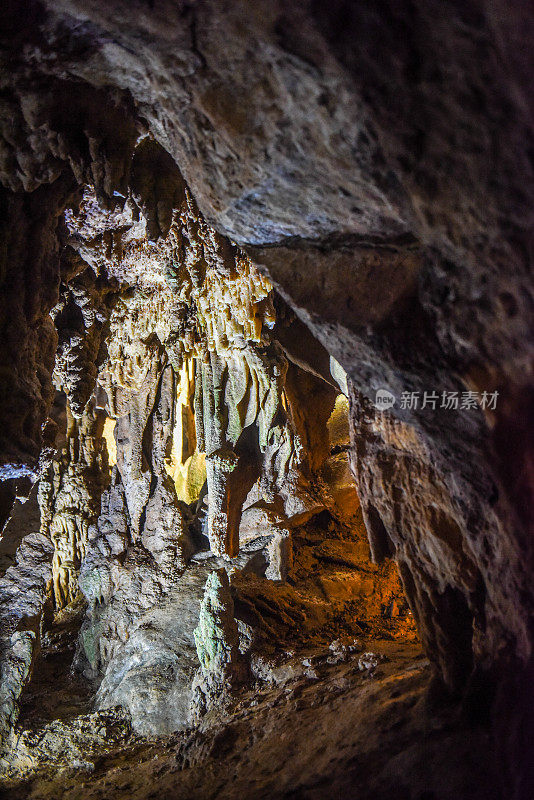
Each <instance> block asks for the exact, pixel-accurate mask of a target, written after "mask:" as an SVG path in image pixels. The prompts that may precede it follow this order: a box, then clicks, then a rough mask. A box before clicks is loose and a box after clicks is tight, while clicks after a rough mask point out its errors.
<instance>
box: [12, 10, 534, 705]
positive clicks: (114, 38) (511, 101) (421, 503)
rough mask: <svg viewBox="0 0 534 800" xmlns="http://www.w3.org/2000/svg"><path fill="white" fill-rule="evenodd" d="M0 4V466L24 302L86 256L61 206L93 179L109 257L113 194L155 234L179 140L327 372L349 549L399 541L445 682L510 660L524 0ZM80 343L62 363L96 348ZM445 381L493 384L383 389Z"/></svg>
mask: <svg viewBox="0 0 534 800" xmlns="http://www.w3.org/2000/svg"><path fill="white" fill-rule="evenodd" d="M2 15H3V23H4V25H3V30H4V34H3V38H2V49H3V56H2V58H3V69H2V89H3V103H4V104H5V107H6V111H7V113H6V114H5V119H6V120H7V122H6V123H5V126H6V127H5V129H4V130H3V132H2V139H1V150H2V157H1V164H2V169H1V173H0V176H1V180H2V186H3V198H4V199H3V202H2V208H3V214H4V220H5V226H6V229H7V230H8V231H9V236H8V238H7V240H6V241H7V246H6V249H5V251H4V252H5V255H4V263H5V265H6V266H5V267H4V269H3V273H2V274H3V284H2V286H3V289H2V308H3V312H2V314H3V317H2V319H3V324H4V329H5V332H6V341H7V342H8V343H9V342H10V341H12V342H13V345H12V346H11V347H6V348H5V351H4V355H3V357H4V359H5V367H4V374H5V376H6V383H5V386H6V387H9V391H8V390H7V388H6V390H5V392H4V395H3V411H2V419H3V420H4V423H5V424H4V428H3V430H4V433H6V434H7V431H8V430H9V438H7V437H6V440H5V441H3V444H2V453H3V456H2V458H3V463H4V464H6V465H12V464H15V465H16V467H17V468H19V467H22V465H28V466H30V467H32V466H34V465H35V459H36V457H37V454H38V452H39V449H40V441H39V440H40V432H39V427H40V422H41V421H44V419H45V416H46V411H47V405H49V404H50V402H51V398H52V392H51V383H50V376H51V372H52V367H53V353H54V348H55V338H54V336H55V334H54V332H53V329H52V326H51V324H50V322H49V321H48V317H47V314H48V311H49V310H50V309H51V308H52V307H53V306H55V305H56V304H57V302H58V299H59V276H60V275H61V274H63V275H64V276H66V279H67V282H68V281H69V280H72V278H73V277H74V275H75V273H76V272H77V271H78V270H80V268H81V264H80V258H81V259H82V260H83V263H84V264H85V263H90V262H91V258H90V253H88V248H87V247H85V245H84V247H85V250H84V249H83V247H82V246H81V245H80V241H79V240H80V239H82V240H84V237H85V239H87V238H90V237H89V235H88V234H87V233H86V234H83V235H81V234H80V232H79V231H78V233H76V232H74V237H75V239H76V237H78V249H77V247H76V246H73V245H74V244H76V243H75V242H74V243H73V242H71V243H70V244H69V235H70V236H72V235H73V233H72V231H71V233H70V234H69V232H68V231H65V230H64V229H63V227H62V226H63V223H61V225H59V223H58V219H59V214H60V213H61V211H62V210H63V208H64V207H65V206H67V205H69V203H71V204H72V198H75V199H76V201H77V200H79V197H80V189H81V187H82V186H83V185H84V184H91V185H93V186H94V187H95V192H96V197H97V199H98V201H99V203H100V206H101V207H102V208H104V209H109V213H110V214H111V216H114V219H113V220H110V222H109V225H108V229H107V230H106V231H105V232H104V233H101V232H98V233H96V231H95V236H96V238H99V245H100V240H101V242H102V243H104V244H105V245H106V247H107V251H108V253H109V254H113V253H114V252H115V249H116V248H117V247H122V245H121V244H120V243H121V241H122V238H121V236H116V234H115V233H114V229H116V228H117V227H118V228H120V227H121V225H124V224H125V223H124V220H122V221H121V220H120V215H121V214H123V213H124V209H125V208H126V214H127V215H129V216H130V217H131V218H132V219H133V218H134V217H135V215H136V214H137V211H136V208H137V209H138V210H139V209H141V210H142V211H143V213H144V216H145V219H146V226H147V227H146V235H147V241H148V242H149V243H150V242H151V241H153V240H156V239H157V238H158V237H160V236H162V237H165V236H167V235H168V233H169V231H170V228H171V223H172V212H173V209H175V208H176V207H177V206H178V205H179V199H180V198H183V197H184V196H185V192H186V189H185V185H184V182H183V181H182V180H181V178H177V177H176V165H177V166H178V168H179V170H180V173H181V175H182V176H183V179H184V181H185V184H187V186H188V187H189V191H190V193H191V196H192V198H194V202H195V203H196V204H197V205H198V208H199V210H200V213H201V215H202V218H203V219H205V220H206V224H209V225H210V226H211V227H212V228H213V229H214V230H215V231H217V236H218V237H219V238H218V239H217V242H218V244H217V246H216V247H215V254H216V253H217V252H218V249H219V248H223V249H224V248H226V247H227V246H228V247H230V248H231V247H233V246H234V245H232V244H230V245H227V244H225V243H224V242H225V240H224V239H223V238H222V237H223V236H226V237H229V239H230V240H231V242H233V243H235V244H237V245H238V246H239V247H240V248H241V250H242V252H243V253H244V254H246V256H247V257H248V258H249V259H250V260H251V261H252V262H253V263H254V264H255V265H256V266H257V267H259V269H260V270H261V271H262V272H263V273H264V274H265V275H267V276H268V278H269V280H270V281H271V282H272V284H273V285H274V286H275V288H276V290H277V291H278V292H279V293H280V295H281V297H282V298H283V299H284V301H285V302H286V303H287V304H288V306H290V307H291V308H292V309H293V311H294V312H295V314H296V315H297V317H298V319H299V320H300V321H301V322H303V323H304V324H305V325H306V326H307V327H308V328H309V329H310V330H311V331H312V333H313V335H314V337H315V338H316V339H317V340H318V341H319V342H320V343H321V345H322V346H323V347H324V348H325V351H326V352H327V353H329V354H330V355H332V356H334V357H335V359H336V360H337V361H338V362H339V364H341V366H342V367H343V368H344V370H345V371H346V372H347V374H348V376H349V379H350V382H351V420H352V431H353V453H352V463H353V468H354V470H355V474H356V476H357V479H358V486H359V492H360V498H361V501H362V507H363V509H364V513H365V515H366V521H367V525H368V531H369V536H370V541H371V546H372V549H373V553H374V555H375V557H376V558H377V559H378V560H380V559H381V558H383V557H385V556H388V555H394V556H395V557H396V558H397V559H398V562H399V566H400V571H401V575H402V578H403V582H404V586H405V589H406V593H407V595H408V597H409V599H410V602H411V604H412V608H413V611H414V613H415V614H416V616H417V618H418V621H419V624H420V626H421V631H422V634H423V638H424V640H425V643H426V646H427V648H428V652H429V655H430V656H431V658H432V659H433V660H434V662H435V663H436V665H437V666H438V667H439V669H440V671H441V674H442V676H443V677H444V678H445V681H446V682H447V683H448V684H449V686H450V687H451V688H454V689H457V688H459V687H461V686H463V685H464V684H465V682H466V680H467V679H468V677H469V675H470V674H471V671H472V668H473V666H474V665H477V666H478V667H480V668H487V667H490V666H492V665H495V664H498V663H499V662H500V661H501V660H506V659H509V660H511V661H514V660H516V659H517V661H518V662H519V663H520V664H525V663H526V662H527V661H528V659H529V658H530V657H531V646H532V608H533V603H532V589H531V582H530V580H529V575H530V573H531V569H532V546H531V541H530V532H531V529H532V507H533V504H532V474H533V472H532V449H533V442H532V436H533V425H532V408H533V406H532V396H533V395H532V328H531V325H532V306H533V297H532V286H531V281H530V279H529V272H528V270H529V265H530V253H531V241H532V224H531V211H530V209H531V206H532V187H533V185H534V184H533V182H532V163H531V159H530V149H529V140H530V134H531V129H532V107H531V103H532V97H533V96H534V95H533V93H532V91H531V89H532V86H531V77H532V74H533V70H532V68H531V67H532V65H531V64H530V63H529V59H530V58H531V55H530V52H531V50H530V48H529V47H527V46H526V45H525V43H526V42H528V40H529V36H530V35H531V33H532V21H531V18H530V17H529V14H528V9H527V8H526V7H525V6H524V4H522V3H519V2H517V3H512V4H506V5H504V4H502V3H482V2H480V3H478V2H469V3H461V4H459V3H455V2H449V3H445V4H444V3H437V2H417V3H400V4H399V3H389V2H383V3H379V4H376V5H375V6H373V8H372V9H371V8H369V7H368V6H367V5H364V4H353V3H349V2H343V0H339V1H338V2H335V3H333V4H329V6H328V7H326V6H324V5H323V4H318V3H314V2H299V3H296V4H293V5H292V8H291V12H289V11H288V10H287V8H286V7H285V6H284V5H283V4H282V3H274V4H273V3H263V2H260V3H254V4H250V3H242V2H233V3H220V2H200V3H197V4H195V5H190V4H187V3H184V4H174V3H170V2H157V3H154V4H148V3H142V2H138V3H136V4H135V14H134V13H132V6H131V4H129V3H123V2H118V0H113V2H109V3H106V4H105V5H103V4H102V3H99V2H89V3H87V2H84V3H77V2H75V0H69V1H68V2H61V3H47V2H42V3H37V2H35V3H31V4H30V5H27V4H25V7H24V9H23V10H21V7H20V5H19V4H18V3H17V2H14V1H13V2H10V3H8V4H6V6H5V7H4V10H3V11H2ZM21 15H23V18H24V24H21ZM147 132H149V136H147ZM156 143H158V144H156ZM170 175H172V178H170V177H169V176H170ZM126 198H129V199H128V200H127V201H126ZM95 213H97V214H98V213H100V212H97V211H96V210H95ZM128 224H129V223H128ZM191 224H193V225H194V224H195V223H194V222H193V221H191ZM58 225H59V229H58ZM171 238H172V237H171ZM15 239H16V241H15ZM60 243H61V245H62V247H63V249H62V250H61V254H60ZM82 244H83V242H82ZM150 246H151V245H150V244H148V245H147V247H150ZM90 249H91V248H89V250H90ZM97 250H98V252H99V253H100V252H102V251H101V249H100V247H99V248H97ZM215 257H217V256H215ZM223 260H224V259H223ZM95 263H96V262H95ZM95 269H96V272H97V275H98V270H99V267H98V265H97V266H96V268H95ZM4 287H5V289H4ZM110 298H111V294H110ZM128 303H129V304H135V300H128V301H127V305H128ZM112 305H113V303H112V301H111V299H110V308H111V306H112ZM112 313H115V314H116V313H118V312H117V309H115V311H114V312H112V311H110V314H112ZM105 316H106V315H105V314H104V315H103V317H102V322H101V323H100V322H99V323H98V325H100V324H102V325H104V324H105V322H104V318H105ZM110 318H111V317H110ZM60 319H61V316H60ZM64 319H65V317H64V315H63V320H64ZM86 322H87V325H88V326H90V325H91V324H93V323H92V322H91V320H88V321H84V323H83V324H84V326H86ZM80 324H81V323H80V320H78V323H77V325H78V330H79V329H80V328H79V326H80ZM110 324H113V320H112V319H111V323H110ZM173 324H174V323H173ZM66 327H68V326H66ZM70 327H72V326H70ZM172 327H173V325H171V324H170V323H169V330H168V332H167V333H168V334H169V335H170V332H171V328H172ZM74 328H76V326H74ZM63 329H65V326H63ZM175 329H176V330H180V328H179V325H178V324H176V325H175ZM59 335H60V340H61V325H60V331H59ZM67 338H68V340H69V342H70V341H71V340H72V336H71V335H70V334H69V336H68V337H67ZM82 340H83V341H86V340H85V339H83V337H82ZM20 342H24V343H25V344H24V346H22V347H21V346H20ZM98 342H99V340H98V335H96V334H95V338H94V339H93V341H92V345H91V348H90V349H91V354H90V355H91V357H90V358H87V354H85V355H83V356H81V358H82V363H85V364H87V363H89V362H90V363H92V364H95V362H96V361H98V360H99V358H102V359H103V358H104V354H102V353H101V354H100V355H97V356H96V358H95V353H96V351H97V350H98V348H99V346H100V345H99V343H98ZM84 347H85V348H86V350H87V347H86V345H84ZM146 347H147V348H148V349H150V347H152V349H154V348H155V350H157V347H156V345H154V343H152V345H150V344H148V345H146ZM82 349H83V348H82ZM67 351H68V352H70V351H69V349H68V348H67V349H66V351H65V352H67ZM154 357H156V356H154ZM84 359H85V361H84ZM67 361H68V359H64V362H65V363H67ZM70 363H72V360H71V362H70ZM95 368H96V367H95ZM314 369H315V371H320V369H321V367H320V365H319V362H316V361H314ZM66 371H67V370H64V372H66ZM75 373H76V369H74V371H71V375H74V374H75ZM36 375H37V382H36V377H35V376H36ZM75 383H76V381H75V380H74V381H73V380H70V383H69V381H66V380H64V381H63V386H64V387H65V386H67V384H69V385H72V386H74V385H75ZM11 387H16V389H17V394H15V393H14V392H13V393H12V392H11ZM379 388H386V389H389V390H390V391H392V392H393V393H394V394H395V395H396V397H397V403H396V405H395V406H394V407H393V409H391V410H390V411H389V412H378V411H376V409H374V408H373V407H372V406H371V405H370V404H369V401H372V400H373V399H374V396H375V392H376V390H378V389H379ZM467 390H473V391H478V392H483V391H487V392H492V391H498V392H499V398H498V404H497V407H496V409H495V412H494V413H492V412H491V411H486V412H484V411H483V409H481V408H479V407H476V408H468V409H467V408H466V409H458V411H457V412H455V411H450V410H447V409H443V410H442V409H437V410H436V413H434V410H433V409H428V408H426V409H422V408H421V407H420V406H419V407H418V408H417V409H410V408H402V407H401V406H400V400H399V399H400V397H401V395H402V393H403V392H420V393H421V394H422V393H423V392H424V391H437V392H438V393H439V394H441V393H442V392H443V391H447V392H454V391H457V392H459V393H460V394H461V392H463V391H467ZM84 391H86V389H85V390H84ZM82 395H83V392H82ZM19 396H20V397H21V398H26V399H25V401H24V403H22V402H19V401H18V400H17V401H16V402H14V398H15V397H19ZM83 397H85V395H83ZM142 413H145V416H146V407H145V411H144V412H142V410H141V409H140V410H139V414H141V415H142ZM137 441H139V437H137ZM135 458H136V459H138V460H139V458H140V456H139V453H138V454H137V455H136V456H135ZM134 461H135V459H134ZM11 470H12V468H11ZM135 479H137V478H135ZM125 488H126V487H125ZM230 550H231V546H230Z"/></svg>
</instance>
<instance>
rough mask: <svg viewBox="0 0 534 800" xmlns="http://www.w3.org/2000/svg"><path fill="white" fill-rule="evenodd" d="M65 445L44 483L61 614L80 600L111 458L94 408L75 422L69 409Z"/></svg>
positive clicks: (44, 524) (44, 526)
mask: <svg viewBox="0 0 534 800" xmlns="http://www.w3.org/2000/svg"><path fill="white" fill-rule="evenodd" d="M66 416H67V430H66V438H65V445H64V447H61V448H60V449H59V451H58V452H57V454H56V455H55V457H53V458H49V459H47V463H46V465H45V466H44V467H43V469H42V472H41V476H40V480H39V505H40V509H41V533H43V534H44V535H45V536H47V537H49V538H50V540H51V541H52V543H53V545H54V556H53V560H52V576H53V585H52V594H53V602H54V607H55V608H56V609H61V608H63V607H65V606H67V605H68V604H69V603H71V602H73V601H74V600H76V598H77V597H78V596H79V594H80V588H79V585H78V576H79V571H80V566H81V564H82V562H83V560H84V558H85V554H86V548H87V542H88V533H89V527H90V526H91V525H94V524H95V522H96V520H97V519H98V516H99V514H100V497H101V494H102V491H103V489H104V488H105V485H106V483H107V478H108V458H107V449H106V445H105V442H104V440H103V438H102V430H103V425H104V415H103V413H102V411H99V410H98V409H96V408H95V406H94V403H91V402H89V403H88V404H87V406H86V407H85V409H84V412H83V414H82V416H81V417H80V418H79V419H75V418H74V417H73V415H72V413H71V411H70V409H69V407H68V405H67V409H66Z"/></svg>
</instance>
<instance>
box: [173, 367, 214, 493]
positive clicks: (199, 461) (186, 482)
mask: <svg viewBox="0 0 534 800" xmlns="http://www.w3.org/2000/svg"><path fill="white" fill-rule="evenodd" d="M194 376H195V362H194V359H186V360H185V361H184V363H183V365H182V368H181V370H180V374H179V381H178V387H177V389H176V398H175V421H174V428H173V432H172V447H171V452H170V454H169V456H168V458H166V460H165V469H166V471H167V474H168V475H169V476H170V477H171V478H172V480H173V481H174V485H175V487H176V494H177V496H178V499H179V500H183V501H184V502H185V503H192V502H194V501H195V500H197V499H198V496H199V494H200V490H201V489H202V486H203V485H204V481H205V480H206V458H205V455H204V453H199V452H198V448H197V446H196V437H195V431H194V426H195V422H194V415H193V412H192V409H191V399H192V395H193V392H194ZM184 423H185V424H184Z"/></svg>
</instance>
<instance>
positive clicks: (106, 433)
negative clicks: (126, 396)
mask: <svg viewBox="0 0 534 800" xmlns="http://www.w3.org/2000/svg"><path fill="white" fill-rule="evenodd" d="M116 424H117V422H116V420H114V419H111V417H106V421H105V422H104V430H103V431H102V436H103V438H104V441H105V442H106V447H107V449H108V464H109V466H110V467H114V466H115V464H116V463H117V443H116V441H115V425H116Z"/></svg>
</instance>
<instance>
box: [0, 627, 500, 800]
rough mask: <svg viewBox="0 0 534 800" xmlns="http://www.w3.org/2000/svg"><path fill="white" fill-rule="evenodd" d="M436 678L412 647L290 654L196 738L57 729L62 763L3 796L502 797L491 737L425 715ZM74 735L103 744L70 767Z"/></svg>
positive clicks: (93, 724) (120, 725)
mask: <svg viewBox="0 0 534 800" xmlns="http://www.w3.org/2000/svg"><path fill="white" fill-rule="evenodd" d="M350 650H353V652H350ZM430 673H431V671H430V666H429V664H428V661H427V660H426V659H425V657H424V655H423V654H422V651H421V648H420V645H419V644H418V643H417V642H404V641H399V640H396V641H395V640H391V639H389V640H386V639H370V638H365V639H360V640H358V642H357V645H356V646H354V647H353V648H350V647H349V648H347V647H344V648H341V650H340V649H336V648H335V647H334V648H333V649H332V648H328V647H317V646H316V647H314V648H313V649H311V648H308V649H307V650H306V649H302V650H300V649H299V651H298V652H295V651H293V652H288V653H287V654H286V657H285V658H281V659H279V661H278V664H277V666H275V667H273V666H272V664H271V665H270V666H269V668H268V680H266V682H265V684H262V685H261V687H260V688H256V689H255V690H254V691H251V690H249V689H247V691H246V692H245V691H244V692H243V693H238V695H237V696H236V698H235V701H234V705H233V707H232V708H230V709H229V708H227V709H225V710H224V711H223V710H221V711H220V712H217V711H215V712H211V716H208V717H206V718H204V719H203V721H202V724H201V726H200V727H199V728H197V729H196V730H190V731H184V732H180V733H176V734H173V735H172V736H170V737H165V738H159V739H153V740H147V739H142V738H140V737H137V736H135V735H133V734H132V733H131V732H130V731H129V728H128V726H127V723H126V721H125V720H124V718H123V717H122V716H121V714H120V712H119V711H114V710H110V711H108V712H99V713H98V714H92V715H90V714H89V715H87V714H86V715H82V716H80V717H78V718H77V720H74V721H73V720H71V721H70V722H67V723H65V725H66V727H64V728H61V726H62V723H54V725H55V728H54V730H55V734H56V738H57V742H56V744H57V747H58V748H59V750H60V751H61V752H58V753H57V758H56V760H55V762H54V760H49V762H48V763H37V762H36V763H34V765H33V767H32V768H31V769H28V770H27V772H26V777H25V778H24V779H20V778H18V779H14V778H13V779H12V780H10V781H5V782H4V791H5V792H6V794H5V796H7V797H10V798H13V800H22V799H23V798H24V800H26V798H27V799H28V800H52V799H53V800H75V799H76V800H78V798H79V799H80V800H81V798H83V800H91V799H92V798H95V799H96V798H102V799H105V800H115V799H117V800H118V799H119V798H121V800H122V798H132V800H150V799H151V798H158V800H167V798H169V800H171V798H172V799H179V798H184V799H185V798H199V800H200V798H245V797H246V798H277V797H284V798H294V799H298V798H306V799H308V798H309V800H319V799H320V798H321V800H322V799H323V798H344V800H349V799H350V798H358V800H362V799H363V800H366V798H369V800H371V798H373V799H374V800H376V799H377V798H378V799H380V798H386V797H387V798H390V797H394V798H396V799H397V800H453V798H454V800H479V799H480V800H492V798H498V797H500V796H501V795H500V794H499V792H498V789H497V786H498V780H497V778H498V776H497V774H496V769H497V768H496V764H495V759H494V758H493V757H492V755H491V742H490V738H489V735H488V734H487V733H486V731H485V730H484V729H483V728H481V727H477V726H473V724H471V723H468V722H467V720H466V718H465V716H463V715H461V713H460V712H459V711H458V710H451V709H450V708H449V709H448V711H446V712H445V711H440V712H437V711H435V710H431V709H430V707H429V704H428V701H427V688H428V685H429V681H430ZM266 674H267V673H266ZM82 723H83V724H82ZM76 726H77V730H78V733H80V731H81V730H82V729H83V730H85V733H86V734H87V731H88V730H89V729H90V731H91V732H92V734H94V740H95V742H96V744H95V746H94V748H93V753H92V756H90V757H89V758H88V759H86V760H85V761H82V762H80V761H79V762H76V759H75V758H73V756H72V753H71V754H70V756H69V761H70V764H69V765H68V766H67V764H68V761H67V758H66V754H67V750H68V746H71V742H68V744H67V740H68V736H69V735H71V734H72V730H74V728H76ZM60 729H61V730H60ZM69 731H70V734H69ZM40 735H41V736H42V733H41V734H40ZM49 735H50V731H49ZM87 735H89V736H90V735H91V733H89V734H87ZM62 737H63V739H62ZM99 737H100V738H99ZM74 738H75V737H74ZM97 740H98V741H97ZM98 742H100V744H99V743H98ZM85 743H86V744H87V741H86V742H85ZM85 749H86V751H87V747H86V748H85ZM62 763H63V764H64V766H61V764H62Z"/></svg>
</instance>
